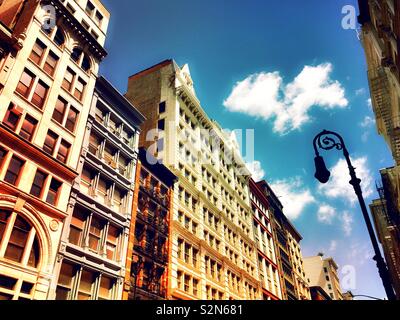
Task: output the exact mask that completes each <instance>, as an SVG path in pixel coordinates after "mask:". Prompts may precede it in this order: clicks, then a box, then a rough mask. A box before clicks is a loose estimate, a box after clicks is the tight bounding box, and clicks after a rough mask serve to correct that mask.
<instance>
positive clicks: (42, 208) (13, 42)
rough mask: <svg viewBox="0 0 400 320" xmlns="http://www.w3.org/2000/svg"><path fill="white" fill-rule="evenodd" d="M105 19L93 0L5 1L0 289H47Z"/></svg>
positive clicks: (33, 295)
mask: <svg viewBox="0 0 400 320" xmlns="http://www.w3.org/2000/svg"><path fill="white" fill-rule="evenodd" d="M42 5H51V6H52V8H53V9H54V12H55V18H56V20H55V21H54V22H55V25H54V27H52V28H47V24H45V23H44V18H43V17H44V10H43V9H42ZM108 20H109V13H108V12H107V10H106V9H105V8H104V7H103V5H102V4H101V3H100V2H99V1H97V0H93V1H86V0H79V1H72V0H64V1H59V0H48V1H45V0H43V1H34V0H27V1H22V0H4V1H2V2H1V5H0V21H1V22H2V29H3V31H5V33H6V34H7V33H8V36H9V37H8V38H9V39H10V41H8V43H9V46H8V47H6V48H5V50H3V56H2V60H1V62H0V66H1V70H0V71H1V73H0V83H1V84H0V90H1V91H0V105H1V106H2V107H1V108H0V121H1V123H0V137H1V139H0V279H1V283H2V285H1V286H0V299H46V298H47V295H48V290H49V287H50V284H51V283H52V282H53V280H54V278H53V272H54V263H55V261H56V256H57V251H58V245H59V242H60V237H61V233H62V230H63V225H64V221H65V219H66V217H67V212H68V208H69V205H70V203H69V196H70V192H71V188H72V186H73V184H74V182H75V179H76V178H77V176H78V172H77V168H78V164H79V160H80V153H81V147H82V141H83V137H84V134H85V131H86V122H87V118H88V113H89V109H90V105H91V101H92V95H93V90H94V86H95V82H96V78H97V73H98V69H99V63H100V61H101V60H102V59H103V58H104V57H105V55H106V52H105V50H104V48H103V45H104V41H105V34H106V30H107V26H108ZM2 44H3V40H2ZM2 49H4V48H2Z"/></svg>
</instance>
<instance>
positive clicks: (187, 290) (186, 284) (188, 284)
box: [183, 275, 190, 292]
mask: <svg viewBox="0 0 400 320" xmlns="http://www.w3.org/2000/svg"><path fill="white" fill-rule="evenodd" d="M189 289H190V276H188V275H185V283H184V288H183V290H185V292H189Z"/></svg>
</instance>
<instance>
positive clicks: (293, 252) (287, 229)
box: [257, 181, 311, 300]
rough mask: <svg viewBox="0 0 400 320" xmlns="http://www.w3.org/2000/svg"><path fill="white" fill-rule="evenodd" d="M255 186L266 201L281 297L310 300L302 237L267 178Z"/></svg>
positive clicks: (284, 298)
mask: <svg viewBox="0 0 400 320" xmlns="http://www.w3.org/2000/svg"><path fill="white" fill-rule="evenodd" d="M257 186H258V187H259V188H260V190H262V192H263V193H264V195H265V196H266V198H267V200H268V203H269V208H270V209H269V210H270V212H271V225H272V227H273V236H274V243H275V244H276V255H277V262H278V263H277V264H278V269H279V274H280V283H281V286H282V299H283V300H310V299H311V295H310V289H309V286H308V283H307V280H306V277H305V272H304V264H303V257H302V254H301V248H300V241H301V240H302V236H301V235H300V233H299V232H298V231H297V230H296V228H295V227H294V226H293V224H292V223H291V222H290V221H289V219H288V218H287V217H286V216H285V214H284V213H283V205H282V203H281V202H280V201H279V199H278V197H277V196H276V195H275V193H274V192H273V190H272V189H271V187H270V186H269V184H268V183H267V182H266V181H260V182H258V183H257Z"/></svg>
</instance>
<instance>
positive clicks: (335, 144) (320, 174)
mask: <svg viewBox="0 0 400 320" xmlns="http://www.w3.org/2000/svg"><path fill="white" fill-rule="evenodd" d="M335 138H336V139H335ZM313 146H314V151H315V156H316V157H315V166H316V173H315V178H317V179H318V180H319V181H320V182H321V183H327V182H328V181H329V177H330V172H329V171H328V169H327V168H326V166H325V162H324V159H323V158H322V157H321V156H320V154H319V151H318V149H322V150H332V149H336V150H339V151H343V155H344V157H345V159H346V162H347V166H348V168H349V172H350V177H351V180H350V182H349V183H350V184H351V185H352V186H353V188H354V191H355V193H356V195H357V198H358V202H359V203H360V207H361V211H362V214H363V216H364V220H365V224H366V225H367V229H368V233H369V237H370V239H371V242H372V247H373V248H374V252H375V257H374V258H373V259H374V260H375V261H376V265H377V267H378V270H379V275H380V277H381V279H382V283H383V286H384V288H385V291H386V295H387V297H388V299H389V300H396V296H395V294H394V291H393V287H392V284H391V280H390V277H389V272H388V269H387V266H386V263H385V261H384V259H383V257H382V254H381V251H380V249H379V245H378V241H377V239H376V236H375V232H374V228H373V227H372V223H371V219H370V217H369V214H368V210H367V206H366V205H365V201H364V198H363V195H362V189H361V180H360V179H359V178H357V175H356V172H355V168H354V167H353V165H352V163H351V159H350V154H349V152H348V150H347V148H346V145H345V143H344V141H343V138H342V137H341V136H340V135H339V134H337V133H336V132H332V131H326V130H324V131H322V132H321V133H320V134H318V135H317V136H316V137H315V138H314V142H313Z"/></svg>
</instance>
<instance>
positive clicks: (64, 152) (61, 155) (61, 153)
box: [57, 140, 71, 163]
mask: <svg viewBox="0 0 400 320" xmlns="http://www.w3.org/2000/svg"><path fill="white" fill-rule="evenodd" d="M70 149H71V144H69V143H68V142H67V141H65V140H62V141H61V144H60V148H59V149H58V154H57V159H58V160H60V161H61V162H62V163H67V160H68V155H69V151H70Z"/></svg>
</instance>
